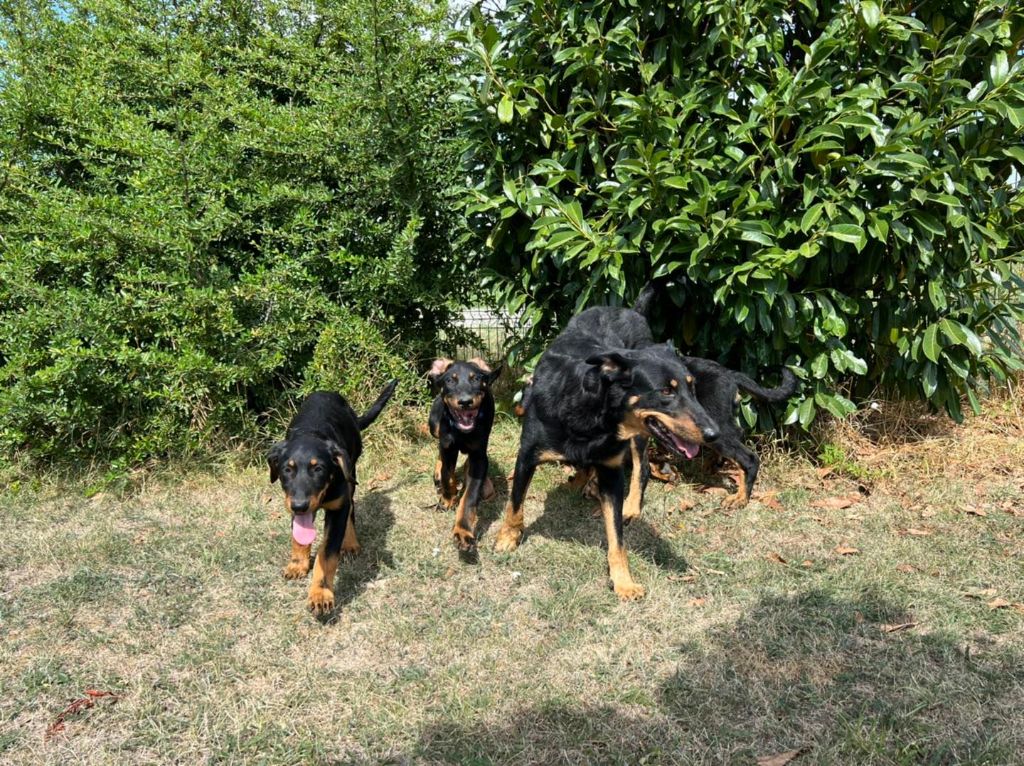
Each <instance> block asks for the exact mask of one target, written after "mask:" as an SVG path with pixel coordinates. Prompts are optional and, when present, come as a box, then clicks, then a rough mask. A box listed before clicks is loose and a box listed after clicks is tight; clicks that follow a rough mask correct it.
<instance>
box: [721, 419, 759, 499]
mask: <svg viewBox="0 0 1024 766" xmlns="http://www.w3.org/2000/svg"><path fill="white" fill-rule="evenodd" d="M712 449H714V450H715V452H717V453H718V454H719V455H721V456H722V457H724V458H728V459H729V460H731V461H733V462H734V463H736V464H737V465H738V466H739V467H740V476H739V478H738V479H737V480H736V484H737V489H736V493H735V494H733V495H729V496H728V497H727V498H725V500H724V501H722V505H723V506H725V507H726V508H742V507H743V506H745V505H746V504H747V503H748V502H750V495H751V493H752V492H753V491H754V482H755V481H757V471H758V468H759V467H760V465H761V461H760V460H758V457H757V455H756V454H754V453H753V452H751V451H750V450H748V449H747V448H746V447H744V446H743V444H742V442H740V437H739V435H736V437H735V438H733V436H732V434H729V435H728V436H726V435H724V434H723V437H722V438H719V440H718V441H716V442H715V443H714V445H712Z"/></svg>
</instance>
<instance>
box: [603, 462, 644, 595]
mask: <svg viewBox="0 0 1024 766" xmlns="http://www.w3.org/2000/svg"><path fill="white" fill-rule="evenodd" d="M597 483H598V486H599V487H600V489H601V512H602V515H603V516H604V532H605V536H606V537H607V538H608V574H609V576H610V577H611V580H612V589H613V590H614V591H615V595H617V596H618V597H619V598H621V599H622V600H623V601H634V600H636V599H640V598H643V597H644V589H643V586H641V585H638V584H637V583H635V582H634V581H633V576H632V575H631V574H630V572H629V558H628V557H627V556H626V545H625V541H624V539H623V525H622V498H623V494H624V487H623V477H622V469H621V468H609V467H607V466H598V468H597Z"/></svg>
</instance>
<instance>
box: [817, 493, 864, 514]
mask: <svg viewBox="0 0 1024 766" xmlns="http://www.w3.org/2000/svg"><path fill="white" fill-rule="evenodd" d="M859 502H860V495H843V496H841V497H826V498H824V499H823V500H815V501H814V502H813V503H811V508H821V509H822V510H824V511H841V510H843V509H844V508H849V507H850V506H851V505H853V504H854V503H859Z"/></svg>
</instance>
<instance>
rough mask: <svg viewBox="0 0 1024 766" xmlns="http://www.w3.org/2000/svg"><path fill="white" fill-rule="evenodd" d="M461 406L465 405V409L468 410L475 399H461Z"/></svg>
mask: <svg viewBox="0 0 1024 766" xmlns="http://www.w3.org/2000/svg"><path fill="white" fill-rule="evenodd" d="M459 406H460V407H464V408H465V409H467V410H468V409H469V408H470V407H472V406H473V400H472V399H459Z"/></svg>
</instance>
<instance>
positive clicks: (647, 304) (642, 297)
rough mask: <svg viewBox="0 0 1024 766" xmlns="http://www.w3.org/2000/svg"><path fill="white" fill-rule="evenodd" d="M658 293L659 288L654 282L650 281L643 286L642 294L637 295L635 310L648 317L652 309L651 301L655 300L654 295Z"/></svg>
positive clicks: (645, 317)
mask: <svg viewBox="0 0 1024 766" xmlns="http://www.w3.org/2000/svg"><path fill="white" fill-rule="evenodd" d="M657 294H658V289H657V288H656V287H655V286H654V282H648V283H647V284H646V285H644V286H643V289H642V290H641V291H640V294H639V295H638V296H637V297H636V303H634V304H633V311H635V312H636V313H637V314H639V315H640V316H642V317H643V318H644V319H647V318H648V317H647V314H648V312H649V311H650V310H651V303H652V302H653V301H654V297H655V296H656V295H657Z"/></svg>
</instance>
